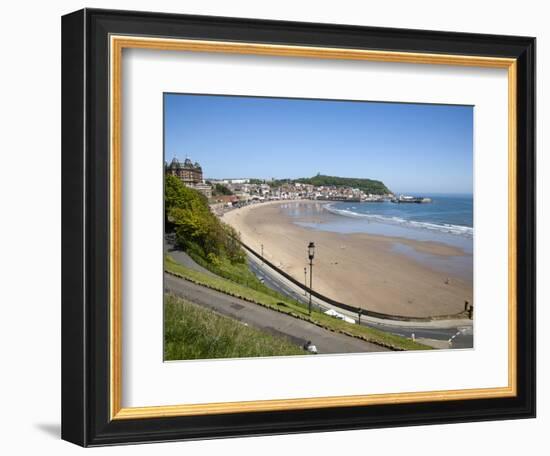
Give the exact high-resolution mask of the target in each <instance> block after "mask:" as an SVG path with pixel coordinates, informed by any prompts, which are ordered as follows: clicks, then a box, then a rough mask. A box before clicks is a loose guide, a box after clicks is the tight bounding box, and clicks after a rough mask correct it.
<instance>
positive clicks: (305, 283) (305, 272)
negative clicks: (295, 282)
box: [304, 268, 307, 296]
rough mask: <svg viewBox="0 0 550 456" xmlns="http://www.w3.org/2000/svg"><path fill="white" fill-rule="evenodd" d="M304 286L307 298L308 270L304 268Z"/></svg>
mask: <svg viewBox="0 0 550 456" xmlns="http://www.w3.org/2000/svg"><path fill="white" fill-rule="evenodd" d="M304 285H305V286H306V288H305V290H304V296H307V268H304Z"/></svg>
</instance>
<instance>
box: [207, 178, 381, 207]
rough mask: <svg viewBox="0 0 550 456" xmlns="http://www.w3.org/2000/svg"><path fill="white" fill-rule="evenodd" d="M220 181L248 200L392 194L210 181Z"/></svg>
mask: <svg viewBox="0 0 550 456" xmlns="http://www.w3.org/2000/svg"><path fill="white" fill-rule="evenodd" d="M210 182H212V183H220V184H223V185H224V186H225V187H227V188H228V189H229V190H231V192H232V193H233V194H234V195H236V196H238V197H239V199H240V200H241V201H248V200H258V201H265V200H293V199H311V200H320V201H350V202H351V201H385V200H387V199H388V197H389V196H390V195H374V194H367V193H365V192H363V191H362V190H360V189H357V188H352V187H341V186H339V187H336V186H315V185H311V184H303V183H300V182H292V183H283V184H280V185H273V184H272V183H271V184H268V183H251V182H250V180H248V179H233V180H232V179H224V180H219V181H210Z"/></svg>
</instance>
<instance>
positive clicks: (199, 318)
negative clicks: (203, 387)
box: [164, 295, 307, 360]
mask: <svg viewBox="0 0 550 456" xmlns="http://www.w3.org/2000/svg"><path fill="white" fill-rule="evenodd" d="M164 325H165V329H164V342H165V343H164V358H165V359H166V360H181V359H211V358H248V357H254V356H288V355H305V354H307V353H306V352H305V351H304V350H302V349H301V348H300V347H298V346H296V345H294V344H292V343H291V342H290V341H288V340H287V339H285V338H283V337H276V336H273V335H271V334H267V333H265V332H262V331H259V330H257V329H254V328H250V327H248V326H245V325H244V324H242V323H240V322H238V321H235V320H232V319H230V318H227V317H224V316H221V315H218V314H217V313H215V312H212V311H211V310H207V309H203V308H201V307H198V306H196V305H194V304H191V303H189V302H187V301H185V300H183V299H181V298H177V297H175V296H173V295H166V300H165V305H164Z"/></svg>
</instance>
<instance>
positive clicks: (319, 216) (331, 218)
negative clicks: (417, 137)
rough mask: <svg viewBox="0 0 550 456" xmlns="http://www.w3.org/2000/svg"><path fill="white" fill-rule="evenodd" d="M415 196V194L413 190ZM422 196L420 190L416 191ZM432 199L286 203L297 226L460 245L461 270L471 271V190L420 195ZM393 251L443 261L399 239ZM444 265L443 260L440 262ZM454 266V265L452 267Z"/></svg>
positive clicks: (286, 208)
mask: <svg viewBox="0 0 550 456" xmlns="http://www.w3.org/2000/svg"><path fill="white" fill-rule="evenodd" d="M411 194H412V195H417V194H415V193H411ZM418 195H420V194H418ZM421 196H423V197H427V198H431V200H432V202H431V203H421V204H416V203H400V204H399V203H392V202H389V201H388V202H380V203H378V202H360V203H359V202H332V203H319V204H299V203H295V204H292V203H289V204H287V205H284V206H283V207H282V210H283V211H284V212H285V213H286V215H288V216H290V217H291V219H293V221H294V223H296V224H297V225H300V226H303V227H307V228H310V229H314V230H322V231H330V232H336V233H368V234H374V235H380V236H390V237H395V238H404V239H413V240H418V241H433V242H440V243H443V244H446V245H450V246H453V247H458V248H459V249H461V250H462V251H463V252H464V254H465V255H466V257H468V258H469V259H468V258H462V259H456V261H454V263H460V264H461V266H460V269H461V270H463V271H464V265H467V266H468V267H467V268H466V270H467V275H468V276H471V267H472V266H471V264H472V259H471V258H472V257H471V255H472V254H473V239H474V223H473V222H474V220H473V219H474V217H473V196H472V195H456V194H453V195H450V194H424V193H423V194H421ZM394 250H395V251H397V252H399V253H403V254H406V255H409V256H414V257H415V258H416V259H417V260H419V261H422V262H429V263H432V264H433V263H434V262H439V261H440V260H439V259H437V258H435V257H434V256H430V255H427V254H421V253H418V252H415V251H414V249H412V248H411V247H409V246H408V245H407V244H404V243H399V242H396V243H395V244H394ZM439 266H440V265H439ZM453 269H454V267H453Z"/></svg>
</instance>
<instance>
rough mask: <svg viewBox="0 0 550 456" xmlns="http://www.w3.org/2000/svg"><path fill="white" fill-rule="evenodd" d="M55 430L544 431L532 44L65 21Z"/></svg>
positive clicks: (351, 31) (212, 24) (210, 23)
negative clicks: (475, 427)
mask: <svg viewBox="0 0 550 456" xmlns="http://www.w3.org/2000/svg"><path fill="white" fill-rule="evenodd" d="M62 56H63V59H62V78H63V80H62V112H63V118H62V124H63V131H62V147H63V151H62V157H63V158H62V178H63V201H62V207H63V220H62V225H63V236H62V248H63V251H62V259H63V271H62V277H63V283H62V301H63V302H62V382H63V385H62V437H63V438H64V439H65V440H68V441H70V442H73V443H76V444H79V445H82V446H97V445H111V444H121V443H138V442H152V441H167V440H180V439H197V438H216V437H229V436H244V435H263V434H280V433H297V432H318V431H330V430H344V429H361V428H374V427H389V426H403V425H418V424H435V423H452V422H461V421H478V420H496V419H512V418H529V417H534V416H535V182H534V176H535V161H534V156H535V150H534V148H535V146H534V144H535V141H534V136H535V127H534V126H535V84H534V81H535V39H534V38H529V37H516V36H493V35H475V34H465V33H451V32H433V31H420V30H404V29H384V28H370V27H357V26H342V25H329V24H311V23H294V22H278V21H261V20H252V19H236V18H221V17H205V16H187V15H172V14H159V13H142V12H127V11H109V10H89V9H85V10H81V11H77V12H75V13H72V14H68V15H66V16H64V17H63V20H62Z"/></svg>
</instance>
